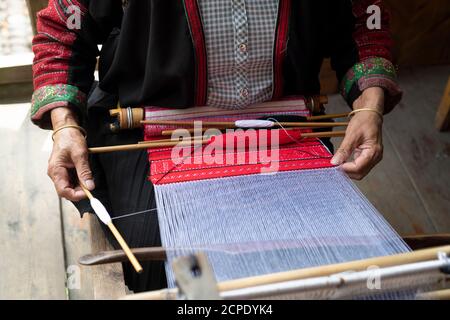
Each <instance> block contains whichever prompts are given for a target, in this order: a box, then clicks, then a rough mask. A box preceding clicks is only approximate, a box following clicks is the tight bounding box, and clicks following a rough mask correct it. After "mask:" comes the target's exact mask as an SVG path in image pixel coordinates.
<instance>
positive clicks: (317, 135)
mask: <svg viewBox="0 0 450 320" xmlns="http://www.w3.org/2000/svg"><path fill="white" fill-rule="evenodd" d="M344 136H345V131H326V132H306V133H302V138H334V137H344Z"/></svg>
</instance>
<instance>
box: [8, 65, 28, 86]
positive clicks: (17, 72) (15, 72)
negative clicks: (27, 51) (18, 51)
mask: <svg viewBox="0 0 450 320" xmlns="http://www.w3.org/2000/svg"><path fill="white" fill-rule="evenodd" d="M31 82H33V72H32V66H31V64H27V65H19V66H11V67H6V68H0V85H6V84H17V83H31Z"/></svg>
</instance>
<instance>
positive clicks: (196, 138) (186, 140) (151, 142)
mask: <svg viewBox="0 0 450 320" xmlns="http://www.w3.org/2000/svg"><path fill="white" fill-rule="evenodd" d="M163 132H164V131H163ZM212 136H214V135H210V134H208V135H207V137H208V138H209V137H212ZM205 138H206V136H204V135H201V136H193V137H191V138H185V137H183V138H182V137H180V139H178V140H177V139H160V140H148V141H139V142H138V144H146V145H148V144H150V145H153V144H154V143H157V142H158V143H164V142H175V141H178V142H193V141H199V140H205Z"/></svg>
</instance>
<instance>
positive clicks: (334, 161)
mask: <svg viewBox="0 0 450 320" xmlns="http://www.w3.org/2000/svg"><path fill="white" fill-rule="evenodd" d="M330 163H331V164H332V165H333V166H337V165H340V164H341V159H340V158H339V157H338V156H334V157H333V159H331V161H330Z"/></svg>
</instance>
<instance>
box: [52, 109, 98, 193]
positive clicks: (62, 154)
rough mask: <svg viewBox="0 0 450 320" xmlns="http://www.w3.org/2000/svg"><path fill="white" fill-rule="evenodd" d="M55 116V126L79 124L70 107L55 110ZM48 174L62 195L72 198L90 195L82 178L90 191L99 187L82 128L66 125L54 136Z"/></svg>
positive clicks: (53, 120)
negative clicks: (96, 186)
mask: <svg viewBox="0 0 450 320" xmlns="http://www.w3.org/2000/svg"><path fill="white" fill-rule="evenodd" d="M51 118H52V124H53V128H54V129H57V128H61V127H62V126H65V125H77V120H76V116H75V115H74V114H73V111H71V110H70V109H68V108H56V109H53V110H52V111H51ZM75 173H76V174H75ZM47 174H48V176H49V177H50V178H51V179H52V181H53V183H54V184H55V188H56V192H57V193H58V195H59V196H60V197H64V198H66V199H68V200H71V201H80V200H81V199H84V198H85V197H86V196H85V194H84V192H83V190H82V189H81V187H80V186H79V181H81V182H82V183H83V185H84V186H86V188H88V189H89V190H93V189H94V188H95V185H94V181H93V179H92V172H91V169H90V167H89V161H88V149H87V144H86V139H85V137H84V135H83V133H82V132H81V131H80V130H78V129H77V128H65V129H62V130H61V131H58V132H57V133H56V134H55V135H54V143H53V151H52V154H51V156H50V159H49V161H48V171H47Z"/></svg>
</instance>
